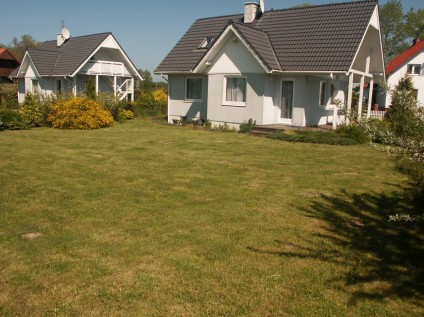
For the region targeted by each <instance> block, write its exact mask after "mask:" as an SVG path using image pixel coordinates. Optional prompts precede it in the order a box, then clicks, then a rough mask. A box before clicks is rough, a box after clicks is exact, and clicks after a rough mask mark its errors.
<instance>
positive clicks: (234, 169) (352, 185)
mask: <svg viewBox="0 0 424 317" xmlns="http://www.w3.org/2000/svg"><path fill="white" fill-rule="evenodd" d="M0 150H1V153H2V158H1V160H0V188H1V191H0V285H1V287H0V316H422V315H423V314H424V308H423V305H422V303H423V289H424V287H423V281H424V278H423V277H424V276H423V267H422V263H423V251H424V250H423V234H422V230H421V229H422V228H419V227H417V226H414V225H410V224H409V225H402V224H394V223H389V222H388V221H387V220H388V215H389V214H393V213H397V212H400V211H407V209H408V208H409V206H408V205H407V204H406V203H405V202H404V200H403V199H402V191H403V187H404V186H405V182H406V180H405V178H404V177H403V176H402V175H401V174H398V173H397V172H395V171H394V164H393V163H392V162H391V161H390V160H389V159H388V158H387V157H386V156H385V155H384V154H381V153H378V152H375V151H374V150H372V149H370V148H369V147H367V146H349V147H343V146H328V145H318V144H301V143H287V142H280V141H276V140H270V139H264V138H253V137H249V136H246V135H241V134H234V133H213V132H205V131H202V130H193V129H190V128H186V127H178V126H167V125H164V124H158V123H153V122H149V121H142V120H133V121H131V122H127V123H125V124H119V125H117V126H115V127H113V128H108V129H103V130H95V131H66V130H65V131H63V130H55V129H49V128H39V129H33V130H29V131H3V132H1V133H0ZM27 233H41V234H42V236H39V237H37V238H34V239H27V238H25V237H24V236H23V235H25V234H27Z"/></svg>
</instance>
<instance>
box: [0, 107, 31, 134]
mask: <svg viewBox="0 0 424 317" xmlns="http://www.w3.org/2000/svg"><path fill="white" fill-rule="evenodd" d="M0 121H2V122H3V126H4V128H6V129H9V130H26V129H28V128H29V127H28V126H27V125H26V124H25V123H24V122H23V121H22V117H21V115H20V114H19V112H17V111H15V110H3V111H1V112H0Z"/></svg>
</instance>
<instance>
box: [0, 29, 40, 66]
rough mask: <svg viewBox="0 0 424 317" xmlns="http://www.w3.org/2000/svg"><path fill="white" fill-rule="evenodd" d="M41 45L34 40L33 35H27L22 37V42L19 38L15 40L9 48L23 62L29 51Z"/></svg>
mask: <svg viewBox="0 0 424 317" xmlns="http://www.w3.org/2000/svg"><path fill="white" fill-rule="evenodd" d="M39 45H40V42H38V41H36V40H35V39H33V37H32V36H31V35H28V34H25V35H22V36H21V39H20V40H18V38H17V37H15V38H13V40H12V42H11V43H10V44H9V46H8V48H9V49H10V50H11V51H12V52H13V54H15V56H16V58H18V59H19V60H20V61H22V59H23V58H24V55H25V52H26V50H27V49H29V48H36V47H38V46H39Z"/></svg>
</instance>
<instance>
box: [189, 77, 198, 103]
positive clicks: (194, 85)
mask: <svg viewBox="0 0 424 317" xmlns="http://www.w3.org/2000/svg"><path fill="white" fill-rule="evenodd" d="M186 89H187V90H186V99H195V100H199V99H202V78H187V88H186Z"/></svg>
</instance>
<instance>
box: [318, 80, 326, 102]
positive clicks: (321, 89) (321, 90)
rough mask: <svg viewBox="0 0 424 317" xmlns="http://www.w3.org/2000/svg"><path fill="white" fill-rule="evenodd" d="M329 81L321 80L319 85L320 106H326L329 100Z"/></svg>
mask: <svg viewBox="0 0 424 317" xmlns="http://www.w3.org/2000/svg"><path fill="white" fill-rule="evenodd" d="M326 99H327V82H326V81H321V82H320V87H319V106H320V107H325V106H326V104H327V102H326Z"/></svg>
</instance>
